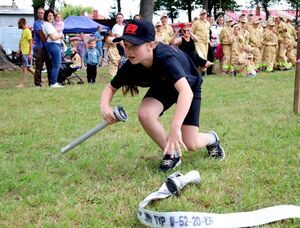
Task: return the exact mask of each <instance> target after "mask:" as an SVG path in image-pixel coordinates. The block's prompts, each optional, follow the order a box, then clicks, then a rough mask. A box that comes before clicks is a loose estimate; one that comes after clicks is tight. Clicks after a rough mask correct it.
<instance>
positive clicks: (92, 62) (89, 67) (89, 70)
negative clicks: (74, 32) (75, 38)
mask: <svg viewBox="0 0 300 228" xmlns="http://www.w3.org/2000/svg"><path fill="white" fill-rule="evenodd" d="M100 58H101V56H100V53H99V51H98V50H97V49H96V40H95V39H90V40H89V41H88V48H87V49H86V52H85V54H84V66H85V67H86V74H87V81H88V83H89V84H94V83H95V82H96V75H97V66H98V65H99V60H100Z"/></svg>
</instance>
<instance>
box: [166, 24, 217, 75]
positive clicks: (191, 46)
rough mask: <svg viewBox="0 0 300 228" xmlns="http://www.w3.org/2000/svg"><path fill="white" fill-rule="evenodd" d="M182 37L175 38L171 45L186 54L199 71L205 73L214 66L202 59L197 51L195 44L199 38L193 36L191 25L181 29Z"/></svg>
mask: <svg viewBox="0 0 300 228" xmlns="http://www.w3.org/2000/svg"><path fill="white" fill-rule="evenodd" d="M181 33H182V35H181V36H179V37H177V38H173V39H172V40H171V43H172V44H173V45H175V46H177V47H178V48H179V49H181V50H182V51H183V52H185V53H186V54H187V55H188V56H189V57H190V58H191V59H192V61H193V62H194V64H195V66H196V67H197V68H198V71H204V70H205V69H206V68H207V67H210V66H211V65H213V63H212V62H210V61H207V60H206V59H203V58H201V57H200V56H199V55H198V53H197V51H196V46H195V42H197V41H198V38H197V37H196V36H195V34H193V32H192V30H191V28H190V26H189V25H185V26H184V27H183V28H182V29H181Z"/></svg>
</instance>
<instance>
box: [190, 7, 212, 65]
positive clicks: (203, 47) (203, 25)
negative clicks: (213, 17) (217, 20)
mask: <svg viewBox="0 0 300 228" xmlns="http://www.w3.org/2000/svg"><path fill="white" fill-rule="evenodd" d="M206 18H207V12H206V10H204V9H203V10H201V11H200V18H199V19H198V20H196V21H194V22H193V24H192V33H193V34H195V36H196V37H197V39H198V41H197V42H195V46H196V50H197V53H198V55H199V56H200V57H202V58H204V59H207V53H208V42H209V31H210V23H209V22H208V21H207V20H206Z"/></svg>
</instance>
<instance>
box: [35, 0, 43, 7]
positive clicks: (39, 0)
mask: <svg viewBox="0 0 300 228" xmlns="http://www.w3.org/2000/svg"><path fill="white" fill-rule="evenodd" d="M44 6H45V0H32V7H33V8H39V7H44Z"/></svg>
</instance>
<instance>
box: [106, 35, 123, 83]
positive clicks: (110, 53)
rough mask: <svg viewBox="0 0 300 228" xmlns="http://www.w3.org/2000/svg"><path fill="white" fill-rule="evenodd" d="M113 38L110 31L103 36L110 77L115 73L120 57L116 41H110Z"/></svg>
mask: <svg viewBox="0 0 300 228" xmlns="http://www.w3.org/2000/svg"><path fill="white" fill-rule="evenodd" d="M114 38H115V37H114V36H112V34H111V33H109V34H108V35H107V36H106V38H105V43H106V45H107V58H108V72H109V74H110V78H111V79H112V78H113V77H114V76H115V75H116V74H117V71H118V68H119V61H120V59H121V56H120V55H119V51H118V49H117V46H116V43H113V42H112V41H113V40H114Z"/></svg>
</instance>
